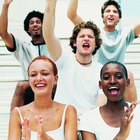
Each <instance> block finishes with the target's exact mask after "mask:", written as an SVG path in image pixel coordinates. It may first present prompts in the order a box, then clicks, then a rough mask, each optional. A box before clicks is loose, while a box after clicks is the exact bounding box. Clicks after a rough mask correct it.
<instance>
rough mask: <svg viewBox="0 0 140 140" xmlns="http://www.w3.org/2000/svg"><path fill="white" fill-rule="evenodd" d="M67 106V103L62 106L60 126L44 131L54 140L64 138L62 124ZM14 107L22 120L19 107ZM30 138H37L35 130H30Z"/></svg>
mask: <svg viewBox="0 0 140 140" xmlns="http://www.w3.org/2000/svg"><path fill="white" fill-rule="evenodd" d="M67 106H68V105H66V106H65V108H64V112H63V115H62V122H61V125H60V127H59V128H57V129H55V130H52V131H47V132H46V134H48V135H49V136H50V137H52V138H53V139H54V140H65V134H64V125H65V114H66V109H67ZM16 109H17V111H18V113H19V116H20V120H21V122H23V117H22V115H21V112H20V110H19V108H18V107H16ZM30 140H37V132H35V131H31V139H30Z"/></svg>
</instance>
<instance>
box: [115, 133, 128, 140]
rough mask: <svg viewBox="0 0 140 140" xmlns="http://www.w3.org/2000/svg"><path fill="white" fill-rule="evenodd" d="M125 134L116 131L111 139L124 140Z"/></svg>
mask: <svg viewBox="0 0 140 140" xmlns="http://www.w3.org/2000/svg"><path fill="white" fill-rule="evenodd" d="M126 138H127V136H126V135H122V134H120V133H118V134H117V135H116V136H115V138H114V139H113V140H126Z"/></svg>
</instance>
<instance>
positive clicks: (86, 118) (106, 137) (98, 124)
mask: <svg viewBox="0 0 140 140" xmlns="http://www.w3.org/2000/svg"><path fill="white" fill-rule="evenodd" d="M139 118H140V105H137V107H136V108H135V111H134V118H133V119H132V122H131V130H130V134H129V136H128V138H127V140H139V139H140V138H139V136H140V134H139V132H140V123H139ZM78 130H79V131H87V132H90V133H93V134H95V136H96V138H97V140H113V138H114V137H115V136H116V135H117V133H118V132H119V130H120V128H115V127H111V126H109V125H107V124H106V123H105V121H104V120H103V118H102V116H101V114H100V110H99V107H97V108H95V109H92V110H89V111H87V112H85V113H84V114H83V115H81V116H80V123H79V128H78Z"/></svg>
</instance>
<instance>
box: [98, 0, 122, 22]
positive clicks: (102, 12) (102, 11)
mask: <svg viewBox="0 0 140 140" xmlns="http://www.w3.org/2000/svg"><path fill="white" fill-rule="evenodd" d="M109 5H114V6H115V7H116V8H117V10H118V13H119V18H120V19H121V18H122V11H121V7H120V5H119V4H118V3H117V2H116V1H115V0H108V1H106V2H105V3H104V5H103V6H102V8H101V14H102V18H103V14H104V11H105V9H106V8H107V7H108V6H109Z"/></svg>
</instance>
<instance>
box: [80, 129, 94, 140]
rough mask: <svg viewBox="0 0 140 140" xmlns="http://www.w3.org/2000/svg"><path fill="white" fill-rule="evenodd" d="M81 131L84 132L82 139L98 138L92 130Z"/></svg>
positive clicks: (91, 139)
mask: <svg viewBox="0 0 140 140" xmlns="http://www.w3.org/2000/svg"><path fill="white" fill-rule="evenodd" d="M81 133H82V140H96V136H95V135H94V134H93V133H91V132H87V131H82V132H81Z"/></svg>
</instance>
